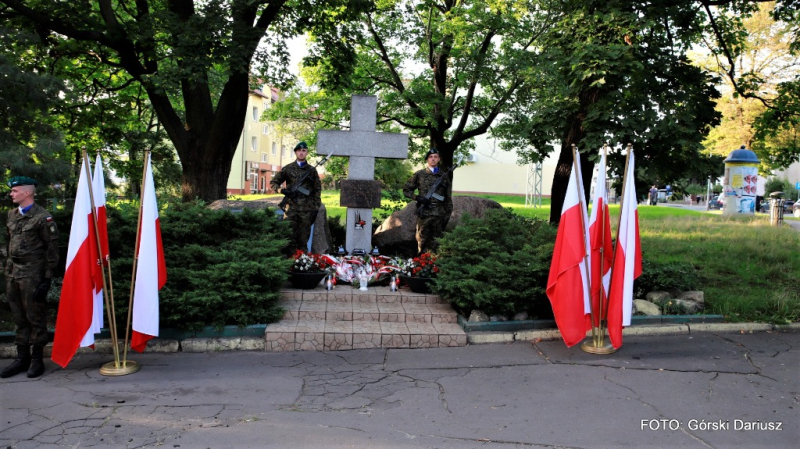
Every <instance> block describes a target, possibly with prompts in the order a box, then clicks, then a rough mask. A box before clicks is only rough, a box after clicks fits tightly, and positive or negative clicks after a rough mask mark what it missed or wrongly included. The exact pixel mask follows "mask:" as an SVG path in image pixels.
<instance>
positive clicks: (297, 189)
mask: <svg viewBox="0 0 800 449" xmlns="http://www.w3.org/2000/svg"><path fill="white" fill-rule="evenodd" d="M331 156H333V150H331V152H330V153H329V154H328V155H327V156H325V158H323V159H322V160H321V161H319V163H317V165H315V166H314V168H318V167H322V166H323V165H325V163H326V162H328V159H330V158H331ZM311 173H312V171H311V170H306V171H305V172H303V174H302V175H301V176H300V177H299V178H297V181H295V183H294V184H292V185H291V186H290V187H287V188H285V189H281V193H282V194H283V199H282V200H281V202H280V204H278V207H280V208H281V210H282V211H283V212H286V204H287V203H288V202H289V198H295V197H296V196H297V194H298V193H299V194H302V195H304V196H308V195H309V194H310V193H311V192H309V191H308V189H306V188H305V187H303V183H304V182H306V179H308V177H309V176H311Z"/></svg>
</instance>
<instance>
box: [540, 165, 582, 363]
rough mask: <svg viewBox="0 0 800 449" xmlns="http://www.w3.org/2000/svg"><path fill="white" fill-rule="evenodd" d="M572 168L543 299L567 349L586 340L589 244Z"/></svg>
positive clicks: (577, 167) (579, 185)
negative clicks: (545, 300) (546, 300)
mask: <svg viewBox="0 0 800 449" xmlns="http://www.w3.org/2000/svg"><path fill="white" fill-rule="evenodd" d="M574 151H575V150H573V153H574ZM573 155H574V154H573ZM574 156H575V155H574ZM575 157H577V156H575ZM572 167H573V169H572V173H571V174H570V177H569V184H568V185H567V193H566V195H565V197H564V206H563V207H562V209H561V220H560V221H559V224H558V233H557V234H556V245H555V248H554V249H553V260H552V262H551V264H550V275H549V276H548V278H547V297H548V298H550V305H551V306H552V307H553V315H555V319H556V325H558V330H559V331H560V332H561V336H562V338H564V343H566V345H567V346H568V347H570V346H574V345H576V344H578V343H580V342H581V340H583V339H584V338H585V337H586V321H587V320H586V319H585V318H584V317H585V314H586V311H587V310H589V307H590V306H589V289H588V284H587V283H588V281H589V280H588V279H587V275H588V270H587V266H586V256H587V253H586V248H587V247H588V246H589V244H588V241H587V237H588V234H587V233H586V232H585V226H586V222H587V220H588V217H587V215H586V206H585V204H584V202H583V196H582V195H583V180H582V178H581V173H580V165H579V164H576V163H573V165H572Z"/></svg>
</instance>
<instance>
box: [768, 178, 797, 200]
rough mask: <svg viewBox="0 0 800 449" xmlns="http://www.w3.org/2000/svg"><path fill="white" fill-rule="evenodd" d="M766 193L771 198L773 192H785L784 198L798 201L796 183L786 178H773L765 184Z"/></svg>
mask: <svg viewBox="0 0 800 449" xmlns="http://www.w3.org/2000/svg"><path fill="white" fill-rule="evenodd" d="M764 192H765V193H766V194H767V196H769V194H770V193H772V192H783V196H784V197H785V198H789V199H797V189H795V188H794V183H792V182H791V181H789V180H788V179H786V178H784V179H781V178H777V177H771V178H769V179H767V182H766V183H765V184H764Z"/></svg>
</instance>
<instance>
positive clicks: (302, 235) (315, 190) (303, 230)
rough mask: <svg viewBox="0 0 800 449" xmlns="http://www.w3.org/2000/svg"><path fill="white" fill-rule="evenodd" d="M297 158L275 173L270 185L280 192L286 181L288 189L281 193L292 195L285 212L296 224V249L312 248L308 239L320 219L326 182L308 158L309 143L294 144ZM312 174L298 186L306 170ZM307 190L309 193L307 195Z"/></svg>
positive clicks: (294, 224) (292, 222)
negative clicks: (313, 225)
mask: <svg viewBox="0 0 800 449" xmlns="http://www.w3.org/2000/svg"><path fill="white" fill-rule="evenodd" d="M294 155H295V158H296V160H295V161H294V162H292V163H291V164H288V165H286V166H284V167H283V168H282V169H281V171H280V173H278V174H277V175H275V177H273V178H272V181H270V183H269V186H270V188H271V189H272V190H273V191H276V192H277V191H278V190H279V189H280V186H281V184H283V183H284V182H285V183H286V188H283V189H280V192H281V193H283V194H284V195H286V197H287V198H288V204H287V206H286V210H285V211H284V212H285V214H284V219H285V220H289V222H290V224H291V226H292V242H290V243H291V244H292V248H293V249H302V250H303V251H306V250H307V249H308V239H309V237H310V236H311V225H312V224H314V221H316V219H317V213H318V212H319V208H320V206H321V205H322V200H321V194H322V183H321V182H320V180H319V173H317V169H316V168H315V167H313V166H312V165H311V164H309V163H308V161H306V156H308V145H307V144H306V143H305V142H300V143H298V144H297V146H295V147H294ZM308 171H311V173H309V174H308V176H307V177H306V179H305V181H303V183H302V185H299V186H298V185H295V184H296V183H297V181H298V179H300V178H301V177H302V176H303V175H304V174H305V173H306V172H308ZM303 190H305V191H307V192H308V194H303V193H302V191H303Z"/></svg>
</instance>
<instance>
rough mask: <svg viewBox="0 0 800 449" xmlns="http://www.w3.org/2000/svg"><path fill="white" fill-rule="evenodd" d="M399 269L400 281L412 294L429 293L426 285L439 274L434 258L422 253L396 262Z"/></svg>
mask: <svg viewBox="0 0 800 449" xmlns="http://www.w3.org/2000/svg"><path fill="white" fill-rule="evenodd" d="M396 262H397V265H398V266H399V267H400V279H401V280H402V281H403V282H404V283H406V284H407V285H408V287H409V288H410V289H411V291H412V292H416V293H429V292H430V288H429V287H428V284H429V283H430V281H431V279H433V278H435V277H436V275H437V274H438V273H439V266H438V265H436V257H434V256H433V255H431V254H430V253H422V254H420V255H419V256H418V257H414V258H411V259H399V260H396Z"/></svg>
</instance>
